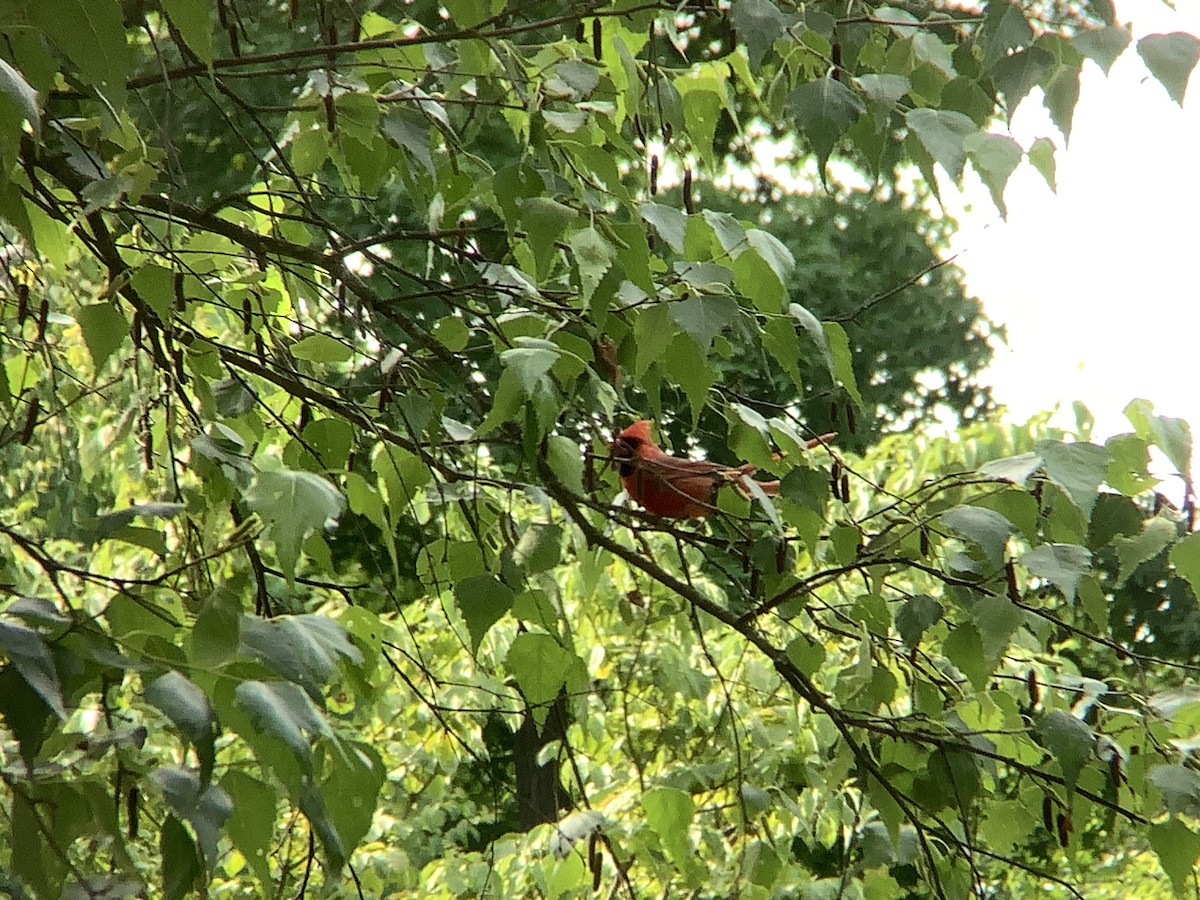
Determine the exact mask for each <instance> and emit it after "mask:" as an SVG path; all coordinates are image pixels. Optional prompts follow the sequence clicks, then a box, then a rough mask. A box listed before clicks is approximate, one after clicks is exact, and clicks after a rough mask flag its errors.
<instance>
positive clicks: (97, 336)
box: [75, 303, 129, 370]
mask: <svg viewBox="0 0 1200 900" xmlns="http://www.w3.org/2000/svg"><path fill="white" fill-rule="evenodd" d="M75 320H76V321H77V322H78V323H79V330H80V331H82V332H83V341H84V343H85V344H87V348H88V352H89V353H91V355H92V364H93V365H94V366H95V367H96V369H97V370H99V369H100V368H101V367H103V365H104V363H105V362H107V361H108V358H109V357H110V356H112V355H113V354H114V353H116V352H117V348H118V347H120V346H121V344H122V343H123V342H124V341H125V339H126V338H128V337H129V322H128V321H127V320H126V318H125V316H123V315H122V314H121V311H120V310H119V309H117V307H116V306H114V305H113V304H111V303H95V304H93V305H91V306H81V307H80V308H79V311H78V312H77V313H76V314H75Z"/></svg>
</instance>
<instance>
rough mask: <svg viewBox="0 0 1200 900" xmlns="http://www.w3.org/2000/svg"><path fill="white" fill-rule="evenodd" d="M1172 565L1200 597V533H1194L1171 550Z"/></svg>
mask: <svg viewBox="0 0 1200 900" xmlns="http://www.w3.org/2000/svg"><path fill="white" fill-rule="evenodd" d="M1170 559H1171V565H1173V566H1174V567H1175V571H1177V572H1178V573H1179V574H1180V575H1181V576H1183V578H1185V579H1186V580H1187V583H1188V584H1190V585H1191V586H1192V593H1193V594H1195V595H1196V596H1197V597H1200V532H1193V533H1192V534H1189V535H1187V536H1186V537H1184V538H1183V539H1182V540H1180V541H1179V542H1178V543H1177V544H1176V545H1175V546H1174V547H1172V548H1171V556H1170Z"/></svg>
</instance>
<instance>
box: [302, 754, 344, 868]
mask: <svg viewBox="0 0 1200 900" xmlns="http://www.w3.org/2000/svg"><path fill="white" fill-rule="evenodd" d="M297 806H299V808H300V812H302V813H303V814H304V816H305V817H306V818H307V819H308V821H309V823H310V824H311V825H312V830H313V832H314V833H315V834H316V835H317V837H318V838H319V839H320V841H321V849H322V850H324V851H325V860H326V863H325V864H326V867H327V868H328V869H329V870H330V871H331V872H333V873H339V872H341V870H342V867H343V866H345V865H346V856H347V849H346V845H345V843H344V842H343V841H342V836H341V834H339V833H338V830H337V826H336V825H334V822H333V818H332V817H331V816H330V815H329V811H328V808H327V806H326V803H325V796H324V794H323V793H322V791H321V790H320V788H319V787H318V786H317V785H316V784H314V783H313V781H312V779H311V778H308V777H306V778H304V779H303V781H302V782H301V785H300V801H299V803H298V804H297Z"/></svg>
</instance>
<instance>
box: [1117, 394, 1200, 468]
mask: <svg viewBox="0 0 1200 900" xmlns="http://www.w3.org/2000/svg"><path fill="white" fill-rule="evenodd" d="M1125 418H1127V419H1128V420H1129V421H1130V423H1131V424H1132V425H1133V428H1134V431H1136V432H1137V435H1138V437H1140V438H1143V439H1144V440H1146V441H1149V442H1150V443H1152V444H1154V445H1156V446H1157V447H1158V448H1159V449H1160V450H1162V452H1163V453H1165V454H1166V456H1167V459H1168V460H1169V461H1170V462H1171V465H1173V466H1174V467H1175V471H1176V472H1178V473H1179V474H1180V475H1183V476H1184V477H1185V478H1186V477H1188V476H1189V474H1190V473H1191V468H1192V430H1191V428H1190V427H1189V426H1188V423H1187V422H1186V421H1184V420H1183V419H1176V418H1172V417H1171V416H1158V415H1155V414H1154V404H1152V403H1151V402H1150V401H1149V400H1140V399H1139V400H1134V401H1132V402H1131V403H1130V404H1129V405H1128V406H1126V407H1125Z"/></svg>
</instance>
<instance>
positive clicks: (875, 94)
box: [854, 73, 912, 127]
mask: <svg viewBox="0 0 1200 900" xmlns="http://www.w3.org/2000/svg"><path fill="white" fill-rule="evenodd" d="M854 80H855V82H856V83H857V84H858V86H859V89H861V90H862V92H863V94H865V95H866V98H867V105H868V106H869V107H870V108H871V110H872V112H873V113H874V115H875V124H876V126H877V127H883V126H884V125H886V124H887V121H888V118H889V117H890V115H891V112H892V110H894V109H895V108H896V107H897V106H898V105H899V103H900V101H901V100H903V99H904V97H905V95H906V94H908V92H909V91H910V90H911V89H912V81H911V80H909V79H908V78H907V77H905V76H904V75H888V74H875V73H871V74H866V75H859V76H858V77H857V78H855V79H854Z"/></svg>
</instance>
